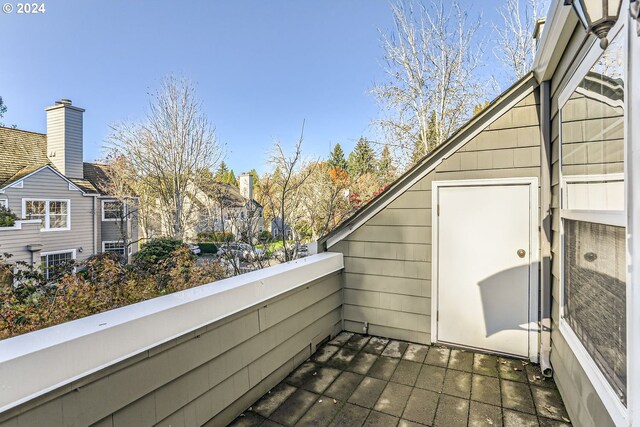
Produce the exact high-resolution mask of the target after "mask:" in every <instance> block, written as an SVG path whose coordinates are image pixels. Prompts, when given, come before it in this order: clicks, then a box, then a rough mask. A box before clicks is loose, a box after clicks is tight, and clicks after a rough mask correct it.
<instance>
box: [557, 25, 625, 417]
mask: <svg viewBox="0 0 640 427" xmlns="http://www.w3.org/2000/svg"><path fill="white" fill-rule="evenodd" d="M609 37H610V40H611V43H610V44H609V46H608V47H607V48H606V49H605V50H604V51H602V49H601V48H600V47H599V46H597V45H594V46H593V48H592V50H591V51H590V52H589V53H588V54H587V56H586V57H585V59H584V61H583V63H582V64H581V65H580V66H579V67H578V70H577V71H576V74H575V75H574V76H573V78H572V79H571V80H570V82H569V84H568V85H567V87H566V88H565V89H563V91H562V93H561V95H560V97H559V106H560V150H561V152H560V159H559V161H560V187H561V191H560V208H561V209H560V216H561V257H560V260H561V261H560V262H561V286H560V300H561V304H560V327H559V329H560V331H561V333H562V334H563V336H564V337H565V339H566V341H567V343H568V344H569V346H570V347H571V349H572V350H573V352H574V354H575V355H576V357H577V358H578V360H579V361H580V364H581V366H582V368H583V369H584V370H585V371H586V372H587V375H588V376H589V378H590V379H591V381H592V382H593V385H594V387H595V389H596V391H597V392H598V394H599V396H600V398H601V399H602V401H603V402H604V404H605V406H606V407H607V409H608V411H609V413H610V415H612V417H613V418H614V419H617V420H622V419H624V417H625V413H626V405H627V310H626V300H627V283H626V246H625V245H626V228H625V227H626V215H625V183H624V167H625V154H624V127H625V99H624V92H625V91H624V86H625V68H624V66H625V65H624V52H625V40H624V31H620V32H618V34H617V35H616V31H613V30H612V31H611V33H610V36H609Z"/></svg>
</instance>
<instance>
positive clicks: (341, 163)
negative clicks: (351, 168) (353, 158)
mask: <svg viewBox="0 0 640 427" xmlns="http://www.w3.org/2000/svg"><path fill="white" fill-rule="evenodd" d="M328 163H329V167H330V168H331V169H334V168H340V169H342V170H343V171H346V170H347V168H348V166H347V161H346V160H345V158H344V151H342V147H341V146H340V144H339V143H338V144H336V145H335V146H334V147H333V150H331V155H330V156H329V161H328Z"/></svg>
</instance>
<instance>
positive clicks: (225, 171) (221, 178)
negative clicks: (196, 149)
mask: <svg viewBox="0 0 640 427" xmlns="http://www.w3.org/2000/svg"><path fill="white" fill-rule="evenodd" d="M214 179H215V180H216V181H217V182H224V183H225V184H231V185H234V186H236V187H237V186H238V180H237V179H236V175H235V173H233V169H229V167H228V166H227V164H226V163H225V162H224V161H222V162H220V166H218V170H217V171H216V174H215V176H214Z"/></svg>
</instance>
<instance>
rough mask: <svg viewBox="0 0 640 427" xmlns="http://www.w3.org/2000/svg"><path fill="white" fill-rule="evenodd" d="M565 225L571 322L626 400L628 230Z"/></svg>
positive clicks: (573, 223)
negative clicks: (626, 235)
mask: <svg viewBox="0 0 640 427" xmlns="http://www.w3.org/2000/svg"><path fill="white" fill-rule="evenodd" d="M564 224H565V234H564V257H565V263H564V266H565V267H564V269H565V271H564V274H565V277H564V283H565V293H564V296H565V298H564V304H565V320H566V321H567V322H568V323H569V326H570V327H571V329H572V330H573V331H574V332H575V334H576V335H577V336H578V338H579V339H580V341H581V342H582V344H583V345H584V347H585V348H586V350H587V351H588V352H589V354H590V356H591V358H592V359H593V360H594V362H595V363H596V364H597V365H598V366H599V367H600V370H601V371H602V373H603V374H604V376H605V377H606V378H607V380H608V381H609V383H610V384H611V386H612V387H613V389H614V390H615V391H616V392H617V393H618V394H619V397H620V399H621V400H622V402H623V403H625V404H626V394H627V366H626V360H627V353H626V276H625V274H626V273H625V270H626V268H625V263H626V260H625V257H626V255H625V229H624V228H623V227H616V226H613V225H605V224H595V223H590V222H583V221H573V220H568V219H565V221H564Z"/></svg>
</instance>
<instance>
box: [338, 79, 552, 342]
mask: <svg viewBox="0 0 640 427" xmlns="http://www.w3.org/2000/svg"><path fill="white" fill-rule="evenodd" d="M538 105H539V96H538V90H537V89H534V91H533V92H532V93H530V94H529V95H527V96H526V97H525V98H524V99H522V100H521V101H520V102H519V103H518V104H517V105H515V106H514V107H513V108H511V109H509V110H507V111H506V112H505V113H504V114H503V115H502V116H500V117H496V118H495V119H494V120H493V122H491V123H490V124H489V125H488V126H487V127H486V128H485V129H484V130H483V131H482V132H480V133H479V134H478V135H476V136H475V137H474V138H473V139H471V140H470V141H468V142H467V143H466V144H465V145H464V146H463V147H462V148H460V149H459V150H458V151H456V152H455V153H453V154H451V155H450V156H449V157H448V158H447V159H446V160H444V161H443V162H442V163H441V164H440V165H439V166H437V167H436V168H435V169H434V170H433V171H431V172H430V173H429V174H428V175H426V176H425V177H423V178H422V179H421V180H420V181H418V182H417V183H416V184H414V185H413V186H412V187H410V188H409V189H408V190H407V191H405V192H403V193H402V194H400V195H399V196H398V197H397V198H396V199H395V200H393V201H392V202H391V203H390V204H388V205H387V206H386V207H385V208H383V209H382V210H381V211H380V212H378V213H377V214H376V215H375V216H373V217H372V218H371V219H369V220H368V221H367V222H366V223H365V224H363V225H362V226H361V227H359V228H358V229H357V230H355V231H354V232H352V233H351V234H349V235H348V236H347V237H345V238H344V239H343V240H342V241H340V242H338V243H336V244H334V245H333V246H331V247H329V248H328V250H329V251H331V252H341V253H342V254H343V255H344V263H345V273H344V313H343V316H344V329H345V330H348V331H353V332H361V331H362V330H363V325H364V322H368V324H369V333H370V334H372V335H383V336H387V337H391V338H396V339H403V340H408V341H414V342H419V343H430V342H431V274H432V266H431V256H432V244H431V238H432V229H431V226H432V224H431V221H432V220H431V218H432V217H431V215H432V214H431V209H432V206H431V200H432V197H431V196H432V195H431V193H432V191H431V187H432V182H433V181H434V180H462V179H489V178H511V177H536V178H539V175H540V130H539V113H538V111H539V108H538ZM454 143H455V141H454Z"/></svg>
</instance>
